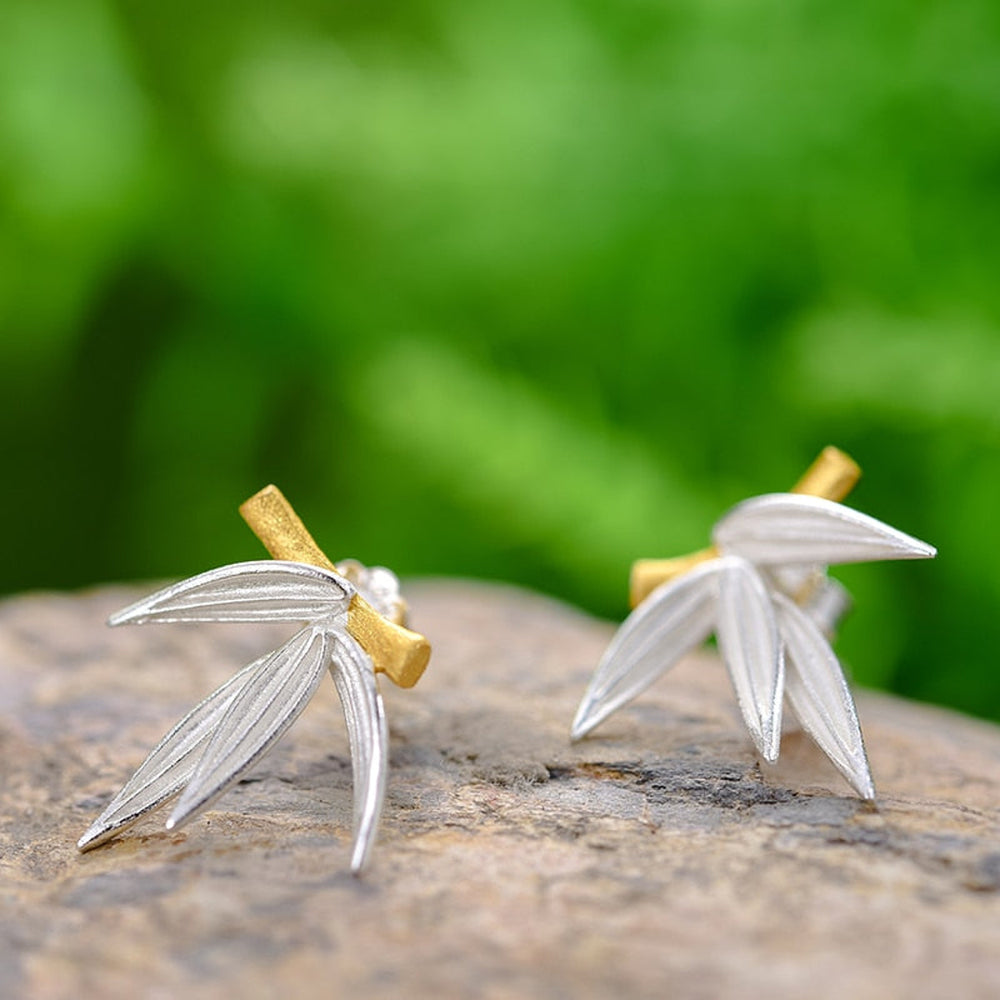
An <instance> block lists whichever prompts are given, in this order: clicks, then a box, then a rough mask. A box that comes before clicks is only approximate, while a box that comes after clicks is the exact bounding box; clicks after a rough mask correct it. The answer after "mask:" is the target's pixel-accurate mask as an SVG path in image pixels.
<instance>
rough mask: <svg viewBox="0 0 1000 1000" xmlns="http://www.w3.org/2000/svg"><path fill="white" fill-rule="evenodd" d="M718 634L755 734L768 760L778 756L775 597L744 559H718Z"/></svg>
mask: <svg viewBox="0 0 1000 1000" xmlns="http://www.w3.org/2000/svg"><path fill="white" fill-rule="evenodd" d="M719 565H720V570H719V577H718V580H719V605H718V616H717V619H716V625H715V634H716V637H717V638H718V640H719V651H720V653H721V654H722V659H723V660H724V661H725V664H726V667H727V669H728V670H729V676H730V678H731V679H732V682H733V689H734V690H735V692H736V700H737V702H738V703H739V706H740V711H741V712H742V713H743V719H744V721H745V722H746V724H747V729H748V730H749V731H750V737H751V739H753V741H754V744H755V745H756V747H757V749H758V750H759V751H760V753H761V755H762V756H763V757H764V759H765V760H767V761H775V760H777V759H778V750H779V747H780V743H781V692H782V685H783V682H784V659H783V657H782V650H781V640H780V638H779V636H778V627H777V624H776V622H775V619H774V611H773V610H772V605H771V595H770V594H768V591H767V587H766V586H765V584H764V581H763V580H762V579H761V577H760V574H759V573H758V572H757V571H756V570H755V569H754V568H753V566H751V565H750V563H748V562H747V561H746V560H745V559H737V558H735V557H733V556H726V557H725V558H723V559H720V560H719Z"/></svg>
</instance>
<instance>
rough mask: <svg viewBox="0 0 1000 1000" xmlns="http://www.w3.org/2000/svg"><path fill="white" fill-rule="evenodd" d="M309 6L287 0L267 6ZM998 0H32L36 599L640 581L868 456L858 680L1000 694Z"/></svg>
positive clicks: (23, 579)
mask: <svg viewBox="0 0 1000 1000" xmlns="http://www.w3.org/2000/svg"><path fill="white" fill-rule="evenodd" d="M269 7H273V8H274V9H269ZM998 331H1000V7H998V5H997V4H996V3H995V0H955V2H952V3H949V4H914V3H912V2H909V3H903V2H890V0H872V2H871V3H868V4H864V5H860V4H842V3H832V2H796V0H791V2H789V0H772V2H759V3H756V4H754V3H751V4H736V3H724V2H719V0H698V2H696V3H692V2H683V0H681V2H675V3H671V4H664V3H654V2H649V0H620V2H617V3H611V2H603V3H602V2H583V3H579V2H576V3H570V2H557V0H533V2H531V3H520V2H514V3H508V4H501V5H495V4H493V5H485V4H484V5H480V4H476V3H468V2H462V3H458V2H454V3H450V2H447V0H426V2H423V3H395V4H386V3H378V2H375V3H369V4H364V5H359V4H354V3H342V4H338V3H317V2H315V0H292V2H288V3H285V4H283V5H280V6H279V5H268V6H265V5H248V4H245V3H240V4H236V3H215V4H205V3H198V4H193V3H187V2H179V3H175V4H171V5H166V6H164V5H163V4H154V3H150V2H130V3H124V2H121V3H107V2H105V3H101V2H98V0H46V2H45V3H38V2H35V0H5V2H4V3H3V4H2V5H0V447H2V449H3V452H2V458H3V466H2V468H3V472H4V477H5V481H4V484H3V486H4V488H3V491H2V498H0V518H2V523H3V526H4V528H5V531H4V558H3V559H2V561H0V590H3V591H8V592H10V591H18V590H23V589H26V588H35V587H75V586H80V585H85V584H89V583H93V582H99V581H104V580H109V579H138V578H143V579H148V578H152V577H179V576H182V575H185V574H189V573H193V572H196V571H199V570H202V569H206V568H208V567H210V566H214V565H218V564H220V563H224V562H228V561H234V560H239V559H245V558H253V557H256V556H257V555H258V554H260V550H259V548H258V547H257V543H256V542H255V541H254V539H253V538H252V537H251V536H250V535H249V533H248V532H247V530H246V528H245V527H244V526H243V525H242V524H241V522H240V521H239V519H238V518H237V517H236V515H235V507H236V505H237V504H238V503H239V502H240V501H241V500H242V499H243V498H245V497H246V496H248V495H249V494H250V493H252V492H254V491H255V490H256V489H257V488H259V486H261V485H263V484H264V483H265V482H268V481H275V482H278V483H279V484H280V485H281V486H282V487H283V488H284V489H285V491H286V493H288V495H289V496H290V497H291V498H292V499H293V501H294V502H295V504H296V506H297V507H298V508H299V510H300V512H301V513H302V515H303V517H304V518H305V519H306V521H307V523H309V525H310V526H311V527H312V529H313V531H314V534H315V535H316V536H317V537H318V539H319V540H320V542H321V543H322V544H323V545H324V546H325V547H326V548H327V549H329V550H330V552H331V554H332V555H334V556H338V555H348V554H350V555H356V556H358V557H360V558H362V559H364V560H365V561H367V562H384V563H386V564H388V565H391V566H393V567H394V568H396V569H397V570H399V571H400V572H401V573H403V574H408V575H414V574H449V575H454V574H458V575H470V576H480V577H495V578H500V579H506V580H512V581H516V582H520V583H523V584H527V585H529V586H533V587H536V588H538V589H540V590H544V591H547V592H550V593H554V594H556V595H559V596H561V597H564V598H566V599H568V600H571V601H573V602H576V603H578V604H580V605H582V606H584V607H586V608H588V609H590V610H592V611H594V612H597V613H600V614H604V615H608V616H611V617H620V616H621V615H622V614H623V613H624V611H625V592H626V579H627V573H628V566H629V563H630V562H631V560H632V559H633V558H635V557H637V556H640V555H647V556H648V555H664V556H666V555H672V554H677V553H680V552H683V551H686V550H689V549H692V548H697V547H700V546H701V545H702V544H704V541H705V539H706V536H707V534H708V531H709V528H710V526H711V524H712V522H713V521H714V520H715V519H716V518H717V517H718V516H719V514H720V513H721V512H722V511H724V510H725V509H726V508H727V507H728V506H729V505H730V504H731V503H733V502H734V501H736V500H738V499H740V498H742V497H744V496H746V495H749V494H752V493H757V492H766V491H771V490H774V489H780V488H784V487H785V486H787V485H790V484H791V482H792V481H794V479H795V478H796V477H797V476H798V474H799V473H800V472H801V471H802V469H803V468H804V467H805V465H806V464H807V463H808V462H809V461H810V460H811V458H812V457H813V455H814V454H815V453H816V451H817V450H818V449H819V448H820V447H821V446H822V445H824V444H826V443H828V442H833V443H836V444H839V445H840V446H841V447H843V448H845V449H846V450H848V451H850V452H851V453H852V454H854V455H855V457H856V458H857V459H858V460H859V461H860V462H861V463H862V465H863V466H864V468H865V470H866V478H865V479H864V480H863V481H862V484H861V485H860V486H859V488H858V489H857V491H856V492H855V494H854V495H853V497H852V503H854V504H855V505H856V506H858V507H860V508H861V509H863V510H865V511H867V512H869V513H871V514H874V515H875V516H877V517H881V518H883V519H885V520H887V521H889V522H890V523H892V524H894V525H896V526H897V527H899V528H902V529H903V530H905V531H909V532H911V533H913V534H916V535H918V536H920V537H922V538H926V539H927V540H928V541H930V542H932V543H934V544H936V545H937V546H938V547H939V549H940V551H941V556H940V558H939V559H938V560H937V561H936V562H935V563H926V564H925V563H916V564H905V565H895V564H879V565H867V566H860V567H850V568H848V569H845V570H844V571H843V572H842V573H840V574H839V575H840V576H841V578H842V579H843V580H844V581H845V582H847V583H848V585H849V586H850V588H851V589H852V591H853V592H854V594H855V597H856V599H857V609H856V611H855V613H854V615H853V617H852V618H851V619H850V620H849V622H848V623H847V624H846V625H845V628H844V631H843V634H842V637H841V642H840V647H839V648H840V651H841V653H842V655H843V658H844V660H845V662H846V663H848V664H849V665H850V667H851V668H852V670H853V672H854V674H855V676H856V677H857V678H858V679H859V680H861V681H863V682H866V683H871V684H876V685H880V686H884V687H888V688H890V689H893V690H896V691H900V692H903V693H905V694H908V695H912V696H915V697H919V698H925V699H929V700H934V701H938V702H941V703H944V704H950V705H955V706H958V707H960V708H963V709H965V710H967V711H971V712H974V713H978V714H981V715H985V716H989V717H993V718H1000V670H998V669H997V667H996V664H995V658H996V657H995V652H994V651H995V649H996V648H997V647H998V645H1000V615H998V614H997V610H996V609H997V606H998V601H1000V576H998V574H997V572H996V562H995V558H996V554H997V553H998V551H1000V525H998V523H997V518H996V516H995V513H996V510H997V506H998V499H1000V461H998V460H1000V336H998Z"/></svg>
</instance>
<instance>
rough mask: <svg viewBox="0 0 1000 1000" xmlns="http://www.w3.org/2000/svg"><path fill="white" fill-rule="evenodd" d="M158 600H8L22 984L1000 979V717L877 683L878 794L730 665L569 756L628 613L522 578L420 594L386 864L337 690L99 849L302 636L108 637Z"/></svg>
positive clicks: (3, 949)
mask: <svg viewBox="0 0 1000 1000" xmlns="http://www.w3.org/2000/svg"><path fill="white" fill-rule="evenodd" d="M143 592H145V588H144V589H143ZM138 593H139V592H138V591H136V590H134V589H124V588H105V589H101V590H96V591H92V592H90V593H87V594H82V595H73V596H54V595H29V596H25V597H19V598H15V599H11V600H8V601H6V602H4V603H3V604H2V605H0V760H2V771H0V777H2V789H0V802H2V816H0V822H2V831H0V864H2V875H0V892H2V897H0V898H2V909H3V913H2V926H0V996H3V997H32V998H35V997H37V998H62V997H67V998H68V997H74V998H77V997H87V996H96V995H103V996H109V997H119V996H120V997H134V996H140V995H141V996H152V997H169V996H181V995H184V996H193V997H232V996H240V997H272V996H288V997H292V996H294V997H296V998H298V997H313V996H315V997H320V996H323V997H327V996H331V995H332V996H345V997H347V996H350V997H359V998H364V997H374V996H387V997H389V996H391V997H397V996H406V997H407V998H408V1000H419V998H423V997H433V998H435V1000H440V998H442V997H452V996H455V997H458V996H461V997H483V998H494V997H497V998H499V997H529V996H530V997H542V998H553V1000H556V998H560V1000H561V998H567V1000H576V998H586V997H599V996H600V997H604V996H615V997H616V998H629V997H663V996H672V997H691V998H701V997H704V998H714V997H719V996H723V995H725V996H727V997H768V998H781V997H789V998H791V997H796V998H798V997H803V996H808V997H810V998H821V997H838V998H840V997H851V998H852V1000H865V998H883V997H893V996H906V997H942V996H956V997H958V996H960V997H963V998H975V997H984V998H985V997H995V996H1000V838H998V824H997V813H998V802H1000V767H998V764H1000V730H998V729H997V728H996V727H993V726H990V725H988V724H986V723H981V722H976V721H973V720H971V719H967V718H963V717H960V716H958V715H955V714H953V713H949V712H945V711H941V710H938V709H934V708H929V707H925V706H918V705H913V704H908V703H905V702H902V701H899V700H896V699H893V698H889V697H885V696H878V695H874V694H863V695H862V696H861V697H860V699H859V711H860V716H861V720H862V725H863V727H864V730H865V735H866V739H867V743H868V748H869V752H870V756H871V761H872V769H873V773H874V777H875V781H876V784H877V786H878V788H879V801H878V806H877V807H876V808H872V807H870V806H866V805H864V804H863V803H861V802H859V801H858V800H857V799H855V798H854V797H853V796H852V795H851V794H850V792H849V790H848V788H847V786H846V785H845V784H844V782H843V781H842V780H841V779H840V777H839V776H838V775H837V774H836V772H835V771H834V770H833V768H832V767H831V766H830V764H829V763H828V762H827V761H826V759H825V758H824V757H823V755H822V754H821V753H820V752H819V751H818V750H817V749H816V748H815V747H814V746H813V745H812V744H811V743H810V741H809V740H808V739H807V738H805V737H804V736H802V735H801V734H798V733H796V732H786V734H785V737H784V740H783V744H782V755H781V760H780V762H779V763H778V764H777V765H776V766H773V767H767V766H764V765H762V764H761V763H760V762H759V761H758V759H757V757H756V756H755V754H754V753H753V751H752V748H751V746H750V744H749V741H748V740H747V739H746V738H745V737H744V735H743V729H742V725H741V722H740V720H739V718H738V715H737V710H736V707H735V703H734V699H733V696H732V694H731V691H730V689H729V686H728V681H727V680H726V678H725V675H724V671H723V670H722V668H721V666H720V665H719V663H718V661H717V660H716V658H715V657H714V655H713V654H711V653H709V652H706V653H704V654H702V655H699V656H696V657H691V658H690V659H688V660H687V661H685V662H684V663H682V664H680V665H679V666H678V667H677V668H676V669H675V670H674V671H673V672H672V673H671V674H669V675H668V676H667V677H665V678H664V679H663V680H662V681H661V682H659V683H658V684H656V685H655V686H654V687H653V688H652V689H651V690H650V691H648V692H647V693H646V694H644V695H643V696H642V697H641V698H640V699H639V700H638V701H636V702H635V703H633V705H632V706H630V707H629V708H627V709H625V710H623V711H622V712H620V713H618V714H617V715H616V716H614V717H613V718H612V719H610V720H608V721H607V722H605V723H604V724H603V725H602V726H601V727H599V728H598V730H597V731H596V733H595V735H594V736H592V737H591V738H589V739H586V740H584V741H583V742H582V743H580V744H578V745H576V746H572V745H570V743H569V741H568V738H567V733H568V730H569V723H570V720H571V718H572V716H573V712H574V710H575V708H576V704H577V701H578V700H579V698H580V696H581V694H582V692H583V690H584V687H585V685H586V682H587V680H588V678H589V676H590V673H591V671H592V670H593V667H594V664H595V663H596V661H597V658H598V657H599V656H600V653H601V651H602V649H603V647H604V645H605V643H606V642H607V639H608V637H609V636H610V634H611V629H610V627H609V626H608V625H607V624H604V623H600V622H596V621H593V620H592V619H589V618H587V617H585V616H583V615H582V614H580V613H578V612H575V611H573V610H571V609H569V608H566V607H565V606H563V605H560V604H558V603H556V602H554V601H550V600H547V599H544V598H541V597H538V596H536V595H532V594H527V593H524V592H522V591H517V590H513V589H510V588H503V587H497V586H487V585H482V584H465V583H428V584H423V585H419V586H417V587H415V588H412V587H411V588H409V593H408V597H409V598H410V600H411V604H412V608H413V616H414V625H415V626H416V627H418V628H420V629H421V630H422V631H424V632H425V633H426V634H427V635H428V636H429V637H430V638H431V640H432V642H433V644H434V656H433V659H432V661H431V666H430V668H429V669H428V671H427V674H426V676H425V677H424V679H423V680H422V681H421V683H420V685H419V686H418V687H417V688H415V689H414V690H412V691H401V690H397V689H394V688H392V687H391V686H390V685H385V694H386V702H387V710H388V713H389V718H390V726H391V751H392V768H391V775H390V784H389V793H388V797H387V801H386V807H385V812H384V816H383V822H382V829H381V834H380V837H379V841H378V843H377V845H376V847H375V851H374V854H373V861H372V866H371V869H370V871H369V872H368V873H367V874H366V875H365V876H364V877H363V878H361V879H356V878H353V877H352V876H351V875H350V874H348V852H349V846H350V834H351V788H350V783H351V770H350V761H349V757H348V752H347V741H346V737H345V735H344V726H343V720H342V719H341V717H340V711H339V706H338V703H337V699H336V694H335V692H334V689H333V685H332V684H331V683H324V685H323V686H322V687H321V689H320V692H319V694H318V695H317V697H316V698H315V699H314V702H313V704H312V705H311V706H310V707H309V709H307V711H306V712H305V714H304V715H303V716H302V718H301V719H299V721H298V722H297V723H296V724H295V726H294V727H293V728H292V729H291V730H290V732H289V733H288V734H287V735H286V736H285V738H284V739H283V740H282V741H281V743H280V744H279V745H278V747H277V748H276V749H275V751H274V752H273V753H272V754H271V755H270V756H268V757H267V758H266V759H265V760H264V761H263V762H262V763H261V764H260V766H258V768H257V769H256V770H255V771H253V772H252V774H251V775H250V776H249V777H248V779H247V780H245V781H244V782H242V783H241V784H239V785H238V786H236V787H235V788H234V789H232V790H231V791H230V792H229V794H228V795H226V796H225V797H224V798H223V799H222V800H220V802H219V803H218V804H217V807H216V808H215V809H214V810H213V811H211V812H209V813H207V814H206V815H205V816H204V817H203V818H200V819H198V820H196V821H195V822H193V823H192V824H191V826H189V827H187V828H185V829H184V830H182V831H180V832H175V833H168V832H166V831H165V830H164V829H163V826H162V824H163V820H164V819H165V814H164V813H163V812H161V813H154V814H153V815H152V816H151V817H148V818H147V819H145V820H143V821H142V822H141V823H140V824H139V825H137V826H136V827H133V828H132V829H131V830H129V831H127V832H125V833H123V834H122V835H121V836H120V837H119V838H118V839H117V840H115V841H112V842H111V843H109V844H108V845H106V846H104V847H102V848H99V849H97V850H95V851H93V852H91V853H89V854H86V855H80V854H78V853H77V851H76V848H75V842H76V839H77V837H78V836H79V835H80V834H81V833H82V832H83V831H84V829H86V827H87V826H88V824H89V823H90V821H91V820H92V819H93V818H94V817H95V816H96V814H97V813H98V812H99V811H100V809H101V808H102V807H103V805H104V804H105V802H106V801H107V799H108V798H109V797H110V796H111V795H112V794H113V793H114V792H115V791H117V789H118V788H119V787H120V786H121V784H122V783H123V782H124V781H125V779H126V778H127V777H128V776H129V775H130V774H131V772H132V770H133V769H134V768H135V767H136V766H137V765H138V764H139V763H140V762H141V760H142V758H143V757H144V755H145V753H146V752H147V751H148V750H149V749H150V748H151V747H152V746H153V744H154V743H155V742H156V741H157V740H158V739H159V738H160V736H161V735H162V734H163V733H164V732H165V731H166V730H167V729H168V728H169V727H170V726H171V725H172V724H173V723H174V722H175V721H176V720H177V719H178V718H179V717H180V716H181V715H182V714H183V713H184V712H186V711H187V710H188V709H189V708H190V707H191V706H192V705H193V704H194V702H195V701H196V700H197V699H199V698H200V697H201V696H203V695H204V694H206V693H207V692H208V691H210V690H211V689H212V688H213V687H215V686H216V685H217V684H219V683H221V682H222V681H223V680H224V679H226V678H227V677H228V676H229V675H231V674H232V673H233V672H234V671H235V670H236V669H237V668H238V667H239V666H241V665H242V664H243V663H245V662H248V661H249V660H250V659H252V658H254V657H255V656H257V655H259V654H260V653H261V652H263V651H264V650H266V649H268V648H271V647H272V646H274V645H276V644H277V642H278V641H280V639H281V638H282V637H283V636H285V635H287V634H289V630H287V629H286V630H282V629H276V628H274V627H271V626H266V627H253V626H238V627H237V626H205V627H180V626H150V627H145V628H131V629H119V630H114V631H112V630H110V629H106V628H104V626H103V624H102V623H103V620H104V618H105V617H106V616H107V614H108V613H109V612H111V611H112V610H116V609H117V608H119V607H121V606H123V605H124V604H126V603H129V602H130V601H132V600H134V599H135V597H136V596H138ZM949 669H957V667H955V666H954V665H950V666H949Z"/></svg>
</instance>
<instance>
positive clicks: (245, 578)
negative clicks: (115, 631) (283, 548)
mask: <svg viewBox="0 0 1000 1000" xmlns="http://www.w3.org/2000/svg"><path fill="white" fill-rule="evenodd" d="M354 594H355V588H354V586H353V585H352V584H351V583H349V582H348V581H347V580H345V579H344V578H343V577H342V576H340V575H339V574H337V573H332V572H330V571H329V570H326V569H322V568H320V567H319V566H309V565H307V564H306V563H296V562H282V561H280V560H277V559H273V560H272V559H269V560H261V561H259V562H245V563H233V564H232V565H230V566H221V567H220V568H218V569H213V570H209V571H208V572H207V573H201V574H199V575H198V576H193V577H190V578H189V579H187V580H182V581H181V582H180V583H175V584H173V585H172V586H170V587H166V588H165V589H163V590H160V591H157V593H155V594H153V595H152V596H150V597H146V598H143V600H141V601H138V602H136V603H135V604H133V605H132V606H131V607H128V608H126V609H125V610H124V611H119V612H118V613H117V614H116V615H112V616H111V618H109V619H108V624H109V625H126V624H130V625H145V624H149V623H152V622H305V621H315V620H316V619H317V618H326V617H329V616H330V615H334V614H338V613H340V612H342V611H346V610H347V607H348V605H349V604H350V601H351V598H352V597H353V596H354Z"/></svg>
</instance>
